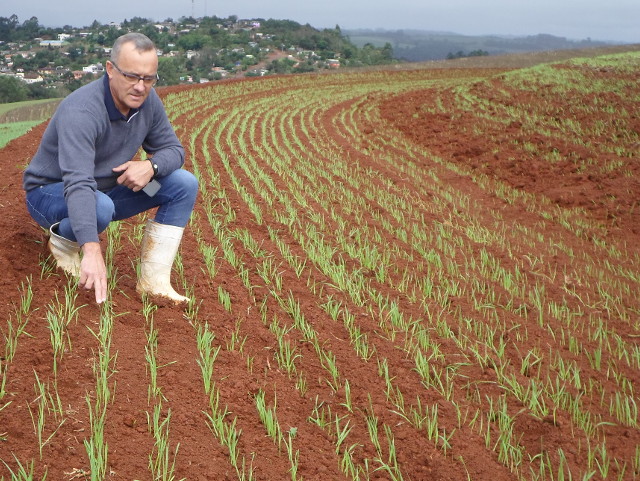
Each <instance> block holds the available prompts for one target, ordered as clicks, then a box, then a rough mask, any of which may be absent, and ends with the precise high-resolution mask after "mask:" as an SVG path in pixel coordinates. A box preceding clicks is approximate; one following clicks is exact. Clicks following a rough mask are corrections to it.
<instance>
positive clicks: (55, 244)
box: [48, 222, 80, 277]
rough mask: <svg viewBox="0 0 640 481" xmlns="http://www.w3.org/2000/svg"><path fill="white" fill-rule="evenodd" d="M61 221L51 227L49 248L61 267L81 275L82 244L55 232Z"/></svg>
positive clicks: (68, 271) (74, 274)
mask: <svg viewBox="0 0 640 481" xmlns="http://www.w3.org/2000/svg"><path fill="white" fill-rule="evenodd" d="M58 225H60V222H58V223H57V224H53V225H52V226H51V227H49V242H48V246H49V250H50V251H51V254H52V255H53V258H54V259H55V260H56V264H57V265H58V267H59V268H60V269H62V270H63V271H65V272H66V273H67V274H69V275H71V276H76V277H77V276H79V275H80V246H79V245H78V243H77V242H74V241H70V240H69V239H65V238H64V237H62V236H60V235H58V234H56V233H55V230H56V229H57V228H58Z"/></svg>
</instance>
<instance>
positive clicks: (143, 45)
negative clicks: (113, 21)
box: [111, 32, 156, 63]
mask: <svg viewBox="0 0 640 481" xmlns="http://www.w3.org/2000/svg"><path fill="white" fill-rule="evenodd" d="M125 43H133V47H134V48H135V49H136V50H137V51H139V52H148V51H149V50H155V49H156V46H155V44H154V43H153V42H152V41H151V39H150V38H149V37H147V36H146V35H144V34H142V33H138V32H130V33H125V34H124V35H122V36H121V37H118V38H117V39H116V41H115V42H114V43H113V47H112V48H111V61H112V62H116V63H117V61H118V57H119V56H120V51H121V50H122V46H123V45H124V44H125Z"/></svg>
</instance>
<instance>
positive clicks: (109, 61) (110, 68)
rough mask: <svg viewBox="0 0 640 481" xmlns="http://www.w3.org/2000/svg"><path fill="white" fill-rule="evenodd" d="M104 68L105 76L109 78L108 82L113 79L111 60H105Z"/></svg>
mask: <svg viewBox="0 0 640 481" xmlns="http://www.w3.org/2000/svg"><path fill="white" fill-rule="evenodd" d="M105 67H106V70H107V75H108V76H109V80H111V79H112V78H113V64H112V63H111V60H107V64H106V66H105Z"/></svg>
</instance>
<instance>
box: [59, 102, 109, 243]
mask: <svg viewBox="0 0 640 481" xmlns="http://www.w3.org/2000/svg"><path fill="white" fill-rule="evenodd" d="M99 122H100V120H99V119H96V118H95V115H94V114H92V113H91V112H89V111H86V110H83V109H69V110H66V111H63V112H61V115H60V117H59V119H58V155H59V165H60V170H61V174H62V181H63V184H64V196H65V200H66V203H67V208H68V210H69V220H70V222H71V228H72V229H73V232H74V234H75V236H76V239H77V241H78V244H80V245H83V244H85V243H87V242H98V241H99V239H98V227H97V219H96V188H97V187H96V181H95V178H94V170H95V155H96V143H97V142H98V138H99V131H100V129H99Z"/></svg>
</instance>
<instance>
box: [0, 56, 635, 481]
mask: <svg viewBox="0 0 640 481" xmlns="http://www.w3.org/2000/svg"><path fill="white" fill-rule="evenodd" d="M455 65H458V66H459V65H460V63H457V64H455ZM161 94H162V96H163V98H164V100H165V104H166V106H167V111H168V113H169V115H170V118H171V120H172V123H173V124H174V126H175V128H176V131H177V133H178V135H179V137H180V138H181V140H182V142H183V144H184V146H185V148H186V150H187V163H186V168H187V169H188V170H190V171H192V172H194V173H195V174H196V175H197V176H198V177H199V179H200V196H199V199H198V202H197V205H196V209H195V212H194V215H193V218H192V222H191V224H190V225H189V226H188V228H187V229H186V231H185V237H184V240H183V244H182V247H181V253H180V257H179V261H178V262H177V263H176V265H175V266H174V267H175V269H174V276H173V283H174V286H175V287H176V289H177V290H178V291H179V292H187V293H188V294H189V295H190V296H191V297H192V298H193V302H191V303H190V304H189V306H187V307H186V308H185V309H181V308H178V307H176V306H173V305H172V304H170V303H165V302H162V301H158V300H150V299H140V297H139V296H138V295H137V294H136V291H135V265H136V264H137V259H138V256H139V243H140V239H141V233H142V231H141V226H142V225H143V223H144V218H142V216H141V217H140V218H134V219H130V220H128V221H125V222H121V223H119V224H114V225H112V226H111V227H110V228H109V229H108V231H107V232H106V233H104V234H103V239H104V242H103V248H104V251H105V253H106V255H107V259H108V263H109V266H110V273H111V274H110V279H111V281H112V283H111V286H110V287H111V289H110V299H109V301H108V302H107V303H106V304H105V305H103V306H97V305H96V304H95V302H94V301H93V295H92V293H91V292H86V291H84V290H82V289H77V288H76V286H75V284H74V280H73V279H69V278H67V277H65V276H64V275H63V274H61V273H60V272H59V271H56V269H55V267H54V266H53V265H52V263H51V259H50V258H49V257H48V252H47V249H46V235H45V232H43V230H42V229H40V228H39V227H38V226H37V225H36V224H35V223H34V222H32V221H31V219H30V218H29V216H28V214H27V212H26V209H25V207H24V194H23V192H22V190H21V173H22V169H23V168H24V166H25V165H26V163H27V162H28V159H29V158H30V156H31V155H33V153H34V152H35V150H36V148H37V145H38V141H39V138H40V136H41V134H42V132H43V129H44V125H42V126H39V127H37V128H36V129H34V130H33V131H32V132H30V133H28V134H27V135H25V136H23V137H21V138H19V139H16V140H14V141H12V142H11V143H9V144H8V145H7V146H6V147H5V148H4V149H2V150H0V163H1V166H2V167H1V168H2V175H3V178H4V181H3V182H2V188H0V207H1V209H2V210H1V212H2V215H1V216H0V226H1V230H0V240H1V242H0V269H1V270H2V277H1V279H0V283H1V286H2V297H3V299H4V302H3V303H2V305H0V326H1V327H2V337H1V338H0V348H2V349H0V354H2V356H3V357H2V364H1V369H0V374H1V376H2V378H1V379H0V382H1V383H2V384H1V385H0V459H1V460H2V463H0V479H4V480H7V481H9V480H13V479H16V480H17V479H20V480H22V479H38V480H40V479H43V477H44V476H45V473H46V475H47V477H46V479H48V480H53V481H58V480H60V481H62V480H72V479H92V480H93V479H96V480H99V479H106V480H171V479H175V480H179V479H189V480H195V481H200V480H202V481H204V480H227V479H228V480H232V479H240V480H285V479H291V480H302V479H304V480H307V481H310V480H342V479H345V480H363V481H364V480H401V479H403V480H414V481H422V480H424V481H427V480H429V481H439V480H442V481H444V480H451V481H460V480H466V479H470V480H475V481H484V480H491V481H502V480H562V479H564V480H568V479H574V480H583V479H593V480H596V479H611V480H618V479H620V480H632V479H638V478H640V430H639V429H638V402H639V399H638V391H639V390H640V384H639V383H640V375H639V372H640V304H639V299H640V206H639V205H638V202H639V201H640V181H639V179H640V162H639V158H640V56H639V55H638V54H637V53H627V54H619V55H611V56H603V57H597V58H593V59H588V60H587V59H574V60H566V61H562V62H561V63H553V64H543V65H539V66H535V67H530V68H516V67H514V66H509V68H508V69H507V68H499V67H495V68H491V69H487V68H485V69H482V68H429V69H418V68H416V69H415V70H408V69H407V70H399V69H398V70H389V71H376V72H360V73H357V72H354V73H341V74H330V75H308V76H307V75H304V76H290V77H272V78H270V77H265V78H261V79H253V80H241V81H229V82H221V83H215V84H209V85H204V86H197V87H189V88H184V87H181V88H177V87H174V88H167V89H164V90H161ZM156 302H157V303H156ZM21 471H23V472H24V473H23V474H24V475H22V474H20V473H21ZM30 471H32V472H33V476H32V477H28V476H27V474H28V473H29V472H30Z"/></svg>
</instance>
